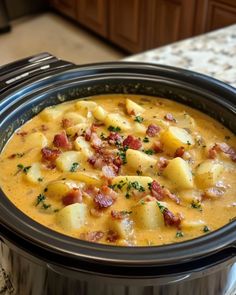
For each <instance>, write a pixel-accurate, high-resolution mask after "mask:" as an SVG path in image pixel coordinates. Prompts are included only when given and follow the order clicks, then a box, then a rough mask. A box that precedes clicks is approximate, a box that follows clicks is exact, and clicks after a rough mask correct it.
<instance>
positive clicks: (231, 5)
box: [195, 0, 236, 34]
mask: <svg viewBox="0 0 236 295" xmlns="http://www.w3.org/2000/svg"><path fill="white" fill-rule="evenodd" d="M198 1H199V2H198V7H197V11H196V23H195V34H201V33H205V32H208V31H211V30H215V29H219V28H222V27H225V26H229V25H232V24H234V23H236V1H235V0H198Z"/></svg>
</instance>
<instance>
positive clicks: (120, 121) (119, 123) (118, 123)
mask: <svg viewBox="0 0 236 295" xmlns="http://www.w3.org/2000/svg"><path fill="white" fill-rule="evenodd" d="M104 122H105V124H106V125H107V126H108V127H109V126H113V127H115V128H116V127H118V128H120V129H121V130H122V131H126V130H129V129H130V128H131V126H130V123H129V122H128V121H127V119H126V118H125V117H123V116H121V115H120V114H108V115H107V116H106V118H105V121H104Z"/></svg>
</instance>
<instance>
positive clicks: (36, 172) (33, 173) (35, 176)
mask: <svg viewBox="0 0 236 295" xmlns="http://www.w3.org/2000/svg"><path fill="white" fill-rule="evenodd" d="M24 177H25V179H26V180H27V181H29V182H31V183H34V184H36V183H37V184H38V183H39V182H40V180H42V174H41V164H40V163H33V164H31V167H30V169H29V170H28V172H27V174H25V175H24Z"/></svg>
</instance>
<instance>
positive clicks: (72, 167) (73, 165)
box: [70, 162, 79, 172]
mask: <svg viewBox="0 0 236 295" xmlns="http://www.w3.org/2000/svg"><path fill="white" fill-rule="evenodd" d="M78 168H79V163H77V162H74V163H73V164H72V165H71V168H70V172H76V171H77V169H78Z"/></svg>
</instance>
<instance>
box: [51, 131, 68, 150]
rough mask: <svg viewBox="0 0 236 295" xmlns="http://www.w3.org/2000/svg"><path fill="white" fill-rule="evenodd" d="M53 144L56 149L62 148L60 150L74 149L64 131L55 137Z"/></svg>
mask: <svg viewBox="0 0 236 295" xmlns="http://www.w3.org/2000/svg"><path fill="white" fill-rule="evenodd" d="M53 144H54V146H56V147H60V148H64V149H71V147H72V146H71V143H70V142H69V140H68V137H67V135H66V133H65V131H62V133H60V134H56V135H55V136H54V139H53Z"/></svg>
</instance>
